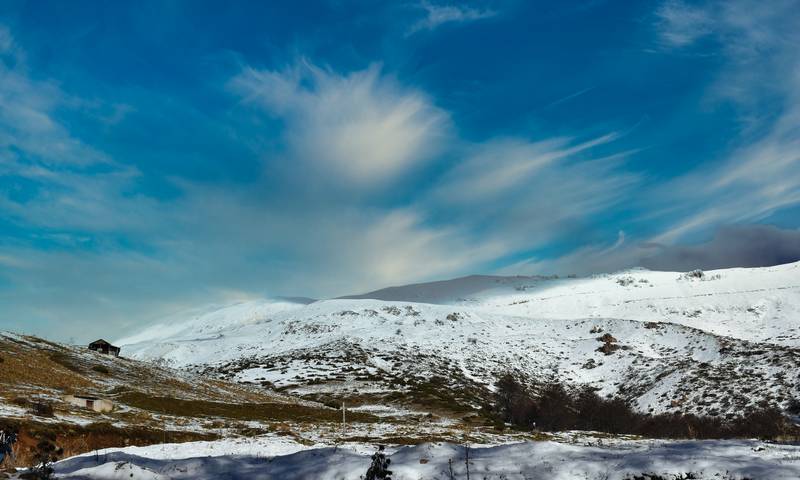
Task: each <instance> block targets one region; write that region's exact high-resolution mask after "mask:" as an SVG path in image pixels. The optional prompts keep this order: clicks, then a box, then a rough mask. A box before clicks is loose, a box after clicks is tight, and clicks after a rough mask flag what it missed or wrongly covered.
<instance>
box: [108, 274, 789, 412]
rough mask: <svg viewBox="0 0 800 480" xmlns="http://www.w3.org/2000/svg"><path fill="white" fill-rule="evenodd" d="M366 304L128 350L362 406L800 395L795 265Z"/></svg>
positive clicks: (434, 287) (710, 406) (679, 404)
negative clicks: (547, 392)
mask: <svg viewBox="0 0 800 480" xmlns="http://www.w3.org/2000/svg"><path fill="white" fill-rule="evenodd" d="M358 297H360V298H342V299H335V300H323V301H318V302H315V303H310V304H307V305H306V304H299V303H291V302H287V301H266V300H263V301H262V300H259V301H253V302H244V303H239V304H235V305H231V306H227V307H223V308H219V309H215V310H212V311H209V312H207V313H203V314H200V315H195V316H193V317H190V318H188V319H185V320H182V321H175V320H172V319H171V320H170V321H169V322H168V323H169V325H168V326H164V327H161V326H156V327H152V328H150V329H148V330H147V331H145V332H142V333H141V334H139V335H136V336H135V337H131V338H129V339H123V340H121V341H120V342H119V343H120V344H122V345H123V347H124V352H126V354H127V355H131V356H133V357H135V358H139V359H150V360H158V361H163V362H166V363H168V364H170V365H173V366H176V367H179V368H187V369H192V370H197V371H203V372H206V373H212V374H215V375H219V376H222V377H225V378H230V379H234V380H237V381H240V382H247V383H260V384H263V385H265V386H274V387H281V388H285V389H287V390H288V391H290V392H294V393H298V394H303V395H311V396H321V395H328V396H333V397H336V398H338V397H342V396H347V397H349V398H352V397H359V398H360V399H361V400H362V401H364V402H367V403H368V402H370V401H378V399H380V401H381V402H386V401H391V402H395V403H398V404H405V405H408V404H419V403H439V404H442V405H447V404H454V405H459V406H461V407H463V408H464V409H469V408H470V407H471V408H476V407H477V404H476V398H479V397H480V396H481V395H486V394H488V393H489V392H490V391H491V385H492V384H493V383H494V381H495V380H496V379H497V377H498V376H499V375H501V374H502V373H504V372H513V373H517V374H520V375H524V376H529V377H541V376H543V375H554V376H558V377H559V378H562V379H564V380H566V381H568V382H571V383H575V384H588V385H592V386H594V387H596V388H598V389H599V391H600V392H601V393H602V394H606V395H621V396H623V397H625V398H627V399H628V400H630V401H631V402H632V403H633V404H634V405H635V406H636V407H637V408H638V409H640V410H642V411H652V412H665V411H686V412H694V413H705V414H711V415H735V414H737V413H740V412H742V411H743V410H744V409H746V408H748V407H755V405H756V404H757V403H758V402H760V401H762V400H767V401H771V402H774V403H777V404H784V403H785V402H787V401H788V400H789V399H790V398H792V397H795V396H797V395H798V393H799V392H798V388H799V387H798V383H800V382H798V378H797V375H798V373H797V372H798V371H800V263H794V264H788V265H781V266H776V267H768V268H755V269H728V270H718V271H713V272H705V273H703V272H688V273H681V272H651V271H645V270H632V271H627V272H620V273H616V274H610V275H596V276H593V277H588V278H567V279H558V278H554V277H488V276H475V277H464V278H461V279H456V280H452V281H446V282H434V283H433V284H418V285H412V286H406V287H395V288H392V289H386V290H381V291H377V292H373V293H372V294H367V295H360V296H358ZM365 297H377V298H365ZM411 300H417V301H411ZM420 300H426V301H427V302H428V303H421V302H420ZM434 301H435V302H436V303H433V302H434ZM442 386H446V387H447V389H446V390H447V392H448V395H449V396H444V394H443V393H441V392H440V390H442V388H441V387H442ZM437 395H439V396H437ZM421 397H422V398H421Z"/></svg>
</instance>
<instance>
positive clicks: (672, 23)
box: [656, 0, 713, 47]
mask: <svg viewBox="0 0 800 480" xmlns="http://www.w3.org/2000/svg"><path fill="white" fill-rule="evenodd" d="M656 17H657V18H658V23H657V26H658V29H659V32H660V35H661V40H662V41H663V42H664V44H665V45H666V46H670V47H684V46H686V45H690V44H692V43H693V42H695V41H696V40H698V39H700V38H702V37H704V36H706V35H708V34H710V33H711V32H712V30H713V18H712V12H711V10H710V9H709V8H708V7H706V6H698V5H695V4H688V3H686V2H682V1H680V0H668V1H666V2H663V3H662V4H661V6H660V7H659V8H658V9H657V10H656Z"/></svg>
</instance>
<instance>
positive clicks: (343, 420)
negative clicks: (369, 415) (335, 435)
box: [342, 400, 347, 439]
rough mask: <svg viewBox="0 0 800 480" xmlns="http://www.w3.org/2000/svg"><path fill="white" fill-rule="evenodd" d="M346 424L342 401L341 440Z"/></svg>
mask: <svg viewBox="0 0 800 480" xmlns="http://www.w3.org/2000/svg"><path fill="white" fill-rule="evenodd" d="M346 424H347V419H346V418H345V405H344V400H342V439H344V428H345V425H346Z"/></svg>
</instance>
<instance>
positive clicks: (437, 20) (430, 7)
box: [408, 1, 497, 35]
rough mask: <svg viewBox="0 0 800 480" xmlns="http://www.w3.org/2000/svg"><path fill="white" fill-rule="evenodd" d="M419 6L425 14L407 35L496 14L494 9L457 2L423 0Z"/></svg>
mask: <svg viewBox="0 0 800 480" xmlns="http://www.w3.org/2000/svg"><path fill="white" fill-rule="evenodd" d="M419 7H420V8H421V9H422V10H424V11H425V16H424V17H423V18H422V19H420V20H418V21H417V22H415V23H414V24H413V25H411V27H410V28H409V30H408V34H409V35H410V34H413V33H416V32H419V31H421V30H434V29H436V28H438V27H440V26H441V25H444V24H447V23H467V22H474V21H477V20H482V19H486V18H491V17H494V16H495V15H497V12H496V11H494V10H482V9H478V8H473V7H469V6H465V5H459V4H438V5H437V4H435V3H431V2H429V1H423V2H421V3H420V4H419Z"/></svg>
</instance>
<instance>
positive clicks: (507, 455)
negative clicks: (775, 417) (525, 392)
mask: <svg viewBox="0 0 800 480" xmlns="http://www.w3.org/2000/svg"><path fill="white" fill-rule="evenodd" d="M368 449H369V447H368V446H366V445H356V446H348V447H345V448H338V449H337V448H331V447H327V448H314V447H304V446H303V445H300V444H298V443H295V442H293V441H292V440H290V439H287V438H280V437H263V438H261V439H250V440H226V441H219V442H199V443H189V444H181V445H155V446H151V447H145V448H125V449H118V450H107V451H103V452H101V453H100V454H99V455H94V454H89V455H83V456H80V457H74V458H71V459H67V460H64V461H62V462H60V463H58V464H57V468H56V472H57V478H70V479H86V480H97V479H103V480H106V479H133V480H145V479H146V480H167V479H174V480H178V479H193V480H205V479H208V480H211V479H231V480H234V479H247V480H254V479H264V480H267V479H269V480H294V479H297V480H303V479H308V480H312V479H313V480H320V479H324V480H340V479H341V480H356V479H359V478H361V476H362V475H364V473H365V472H366V470H367V467H368V466H369V463H370V457H369V455H370V453H369V450H368ZM390 453H391V457H390V458H391V460H392V465H391V468H392V470H393V471H394V475H393V477H392V478H394V480H436V479H442V480H445V479H451V478H455V479H466V478H467V471H466V468H467V466H466V461H465V457H466V455H465V453H466V450H465V448H464V447H462V446H457V445H452V444H422V445H417V446H413V447H403V448H400V449H397V450H395V451H393V452H390ZM469 459H470V461H469V471H470V478H471V479H480V480H483V479H485V480H500V479H505V480H516V479H519V480H528V479H548V480H561V479H563V480H566V479H570V480H572V479H586V480H601V479H603V480H626V479H630V480H633V479H634V478H642V477H641V475H642V474H655V475H659V476H660V478H665V479H676V478H681V479H684V478H694V479H716V480H720V479H745V478H747V479H753V480H756V479H764V480H781V479H786V480H789V479H792V480H796V479H798V478H800V446H786V445H775V444H766V443H761V442H757V441H686V442H663V441H657V442H656V441H623V442H620V441H617V442H613V443H612V444H611V445H609V446H597V445H594V446H588V445H569V444H564V443H557V442H526V443H516V444H509V445H499V446H491V447H481V448H471V449H470V450H469ZM450 468H452V477H451V474H450ZM687 474H692V475H693V476H688V477H687V476H686V475H687ZM637 476H638V477H637ZM644 478H647V477H644ZM656 478H659V477H656Z"/></svg>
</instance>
